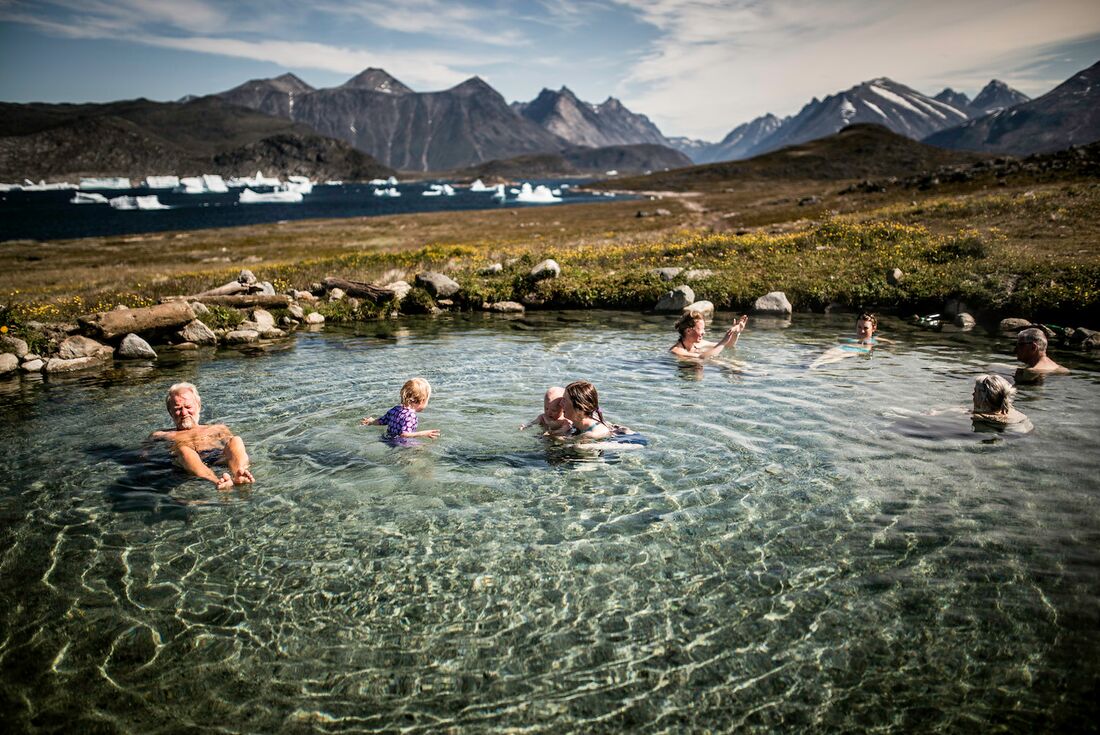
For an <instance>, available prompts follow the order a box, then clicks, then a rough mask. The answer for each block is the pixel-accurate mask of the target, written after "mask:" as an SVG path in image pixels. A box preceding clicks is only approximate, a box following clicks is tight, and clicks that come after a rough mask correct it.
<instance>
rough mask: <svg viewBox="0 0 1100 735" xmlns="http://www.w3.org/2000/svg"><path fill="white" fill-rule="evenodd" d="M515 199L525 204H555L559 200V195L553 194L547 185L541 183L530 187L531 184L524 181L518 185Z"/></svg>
mask: <svg viewBox="0 0 1100 735" xmlns="http://www.w3.org/2000/svg"><path fill="white" fill-rule="evenodd" d="M516 201H517V202H523V203H525V204H556V203H558V202H560V201H561V197H559V196H554V193H553V192H552V191H550V189H549V187H546V186H543V185H542V184H539V185H538V186H536V187H535V188H533V189H532V188H531V185H530V184H528V183H527V182H526V181H525V182H523V186H521V187H520V190H519V194H517V195H516Z"/></svg>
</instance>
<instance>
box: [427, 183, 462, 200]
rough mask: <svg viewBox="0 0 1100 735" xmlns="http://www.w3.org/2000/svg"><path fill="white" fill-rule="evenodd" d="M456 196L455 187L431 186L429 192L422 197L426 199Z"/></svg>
mask: <svg viewBox="0 0 1100 735" xmlns="http://www.w3.org/2000/svg"><path fill="white" fill-rule="evenodd" d="M454 195H455V190H454V187H453V186H451V185H450V184H429V185H428V188H427V190H425V191H424V192H422V194H421V196H426V197H439V196H444V197H453V196H454Z"/></svg>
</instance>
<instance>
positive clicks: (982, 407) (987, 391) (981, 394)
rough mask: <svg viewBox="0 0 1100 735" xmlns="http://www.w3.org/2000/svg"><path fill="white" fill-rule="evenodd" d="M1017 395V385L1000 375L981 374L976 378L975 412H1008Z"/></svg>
mask: <svg viewBox="0 0 1100 735" xmlns="http://www.w3.org/2000/svg"><path fill="white" fill-rule="evenodd" d="M1015 397H1016V387H1015V386H1014V385H1012V383H1011V382H1009V380H1008V379H1007V378H1003V377H1001V376H1000V375H979V376H978V377H977V378H976V379H975V380H974V413H983V414H1000V413H1005V414H1006V413H1008V412H1009V411H1011V410H1012V401H1013V399H1015Z"/></svg>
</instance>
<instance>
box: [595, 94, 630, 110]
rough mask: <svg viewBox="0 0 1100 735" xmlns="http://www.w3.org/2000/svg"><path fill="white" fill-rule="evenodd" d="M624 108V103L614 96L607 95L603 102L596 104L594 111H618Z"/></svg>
mask: <svg viewBox="0 0 1100 735" xmlns="http://www.w3.org/2000/svg"><path fill="white" fill-rule="evenodd" d="M625 109H626V105H624V104H623V103H622V102H620V101H619V100H618V99H616V98H615V97H608V98H607V99H605V100H604V101H603V102H601V103H600V104H598V105H596V112H618V111H620V110H625Z"/></svg>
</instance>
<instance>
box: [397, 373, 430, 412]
mask: <svg viewBox="0 0 1100 735" xmlns="http://www.w3.org/2000/svg"><path fill="white" fill-rule="evenodd" d="M431 397H432V386H431V385H429V384H428V381H426V380H424V378H413V379H411V380H406V381H405V384H404V385H403V386H401V405H402V406H405V407H406V408H407V407H409V406H411V405H412V404H414V403H425V402H426V401H427V400H428V399H429V398H431Z"/></svg>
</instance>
